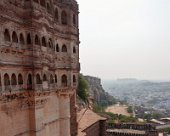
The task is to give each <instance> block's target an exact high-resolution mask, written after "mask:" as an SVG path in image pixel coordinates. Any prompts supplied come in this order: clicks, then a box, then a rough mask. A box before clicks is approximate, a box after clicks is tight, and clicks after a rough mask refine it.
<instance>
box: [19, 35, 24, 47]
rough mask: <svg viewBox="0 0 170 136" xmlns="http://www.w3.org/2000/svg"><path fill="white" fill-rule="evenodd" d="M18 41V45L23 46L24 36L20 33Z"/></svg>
mask: <svg viewBox="0 0 170 136" xmlns="http://www.w3.org/2000/svg"><path fill="white" fill-rule="evenodd" d="M19 39H20V44H22V45H24V44H25V41H24V36H23V34H22V33H21V34H20V36H19Z"/></svg>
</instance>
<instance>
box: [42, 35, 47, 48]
mask: <svg viewBox="0 0 170 136" xmlns="http://www.w3.org/2000/svg"><path fill="white" fill-rule="evenodd" d="M42 46H44V47H47V45H46V40H45V37H42Z"/></svg>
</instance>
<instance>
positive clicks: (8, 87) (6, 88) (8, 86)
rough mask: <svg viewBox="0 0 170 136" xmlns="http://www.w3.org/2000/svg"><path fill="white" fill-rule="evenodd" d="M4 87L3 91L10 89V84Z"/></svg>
mask: <svg viewBox="0 0 170 136" xmlns="http://www.w3.org/2000/svg"><path fill="white" fill-rule="evenodd" d="M4 89H5V91H12V90H11V86H10V85H7V86H5V87H4Z"/></svg>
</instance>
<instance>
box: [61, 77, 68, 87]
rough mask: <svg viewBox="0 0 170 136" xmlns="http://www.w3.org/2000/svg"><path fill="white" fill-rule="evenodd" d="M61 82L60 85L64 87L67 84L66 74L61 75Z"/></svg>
mask: <svg viewBox="0 0 170 136" xmlns="http://www.w3.org/2000/svg"><path fill="white" fill-rule="evenodd" d="M61 83H62V86H64V87H66V86H67V76H66V75H63V76H62V77H61Z"/></svg>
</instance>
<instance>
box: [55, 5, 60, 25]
mask: <svg viewBox="0 0 170 136" xmlns="http://www.w3.org/2000/svg"><path fill="white" fill-rule="evenodd" d="M58 19H59V17H58V9H57V8H56V9H55V20H56V21H57V22H58Z"/></svg>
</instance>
